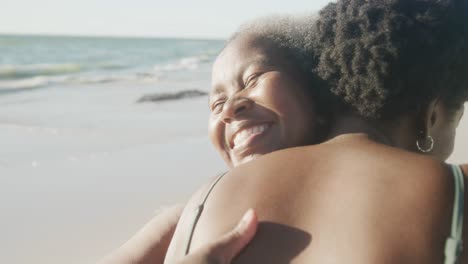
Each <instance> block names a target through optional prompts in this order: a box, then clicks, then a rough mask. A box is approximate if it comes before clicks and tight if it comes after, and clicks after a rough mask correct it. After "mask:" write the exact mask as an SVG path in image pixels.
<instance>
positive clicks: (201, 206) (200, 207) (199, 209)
mask: <svg viewBox="0 0 468 264" xmlns="http://www.w3.org/2000/svg"><path fill="white" fill-rule="evenodd" d="M226 174H227V171H226V172H223V173H221V174H220V175H218V176H217V177H216V179H215V180H214V181H213V183H212V184H211V185H210V188H209V189H208V191H207V192H206V194H205V196H204V197H203V200H202V201H201V203H200V204H199V205H198V206H197V207H196V208H195V215H194V218H193V221H192V224H191V226H190V233H189V237H188V240H187V243H186V247H185V255H187V254H188V253H189V252H190V245H191V244H192V238H193V234H194V232H195V228H196V227H197V223H198V220H200V217H201V214H202V212H203V209H204V207H205V203H206V201H207V200H208V197H209V196H210V194H211V192H212V191H213V189H214V187H215V186H216V184H218V182H219V181H220V180H221V179H222V178H223V177H224V175H226Z"/></svg>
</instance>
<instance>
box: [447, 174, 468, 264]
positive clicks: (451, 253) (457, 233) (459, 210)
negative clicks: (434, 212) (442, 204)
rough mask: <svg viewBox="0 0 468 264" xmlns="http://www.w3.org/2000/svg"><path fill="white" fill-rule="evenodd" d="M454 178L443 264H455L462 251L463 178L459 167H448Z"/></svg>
mask: <svg viewBox="0 0 468 264" xmlns="http://www.w3.org/2000/svg"><path fill="white" fill-rule="evenodd" d="M450 167H451V169H452V174H453V177H454V182H455V184H454V186H455V188H454V189H455V194H454V202H453V212H452V225H451V227H450V236H449V237H448V238H447V240H446V241H445V264H455V263H457V261H458V258H459V257H460V254H461V252H462V250H463V239H462V234H463V209H464V202H465V195H464V193H465V186H464V176H463V172H462V170H461V168H460V166H457V165H450Z"/></svg>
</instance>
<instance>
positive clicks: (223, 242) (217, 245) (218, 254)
mask: <svg viewBox="0 0 468 264" xmlns="http://www.w3.org/2000/svg"><path fill="white" fill-rule="evenodd" d="M257 225H258V219H257V215H256V214H255V211H254V210H253V209H249V210H247V212H246V213H245V214H244V216H243V217H242V220H241V221H240V222H239V224H238V225H237V226H236V227H235V228H234V229H233V230H231V231H229V232H228V233H227V234H224V235H223V236H222V237H221V238H220V239H218V240H216V241H215V242H213V243H210V244H209V245H207V247H206V248H205V249H206V250H207V251H208V255H209V259H212V260H218V262H217V263H223V264H227V263H230V262H231V261H232V259H234V257H236V256H237V255H238V254H239V253H240V252H241V250H242V249H243V248H244V247H245V246H246V245H247V244H248V243H249V242H250V241H251V240H252V238H253V237H254V235H255V232H256V231H257Z"/></svg>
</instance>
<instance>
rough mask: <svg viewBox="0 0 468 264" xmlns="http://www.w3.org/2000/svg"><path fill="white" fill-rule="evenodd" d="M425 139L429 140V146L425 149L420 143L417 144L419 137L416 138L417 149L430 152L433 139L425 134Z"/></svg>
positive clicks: (432, 146) (432, 147)
mask: <svg viewBox="0 0 468 264" xmlns="http://www.w3.org/2000/svg"><path fill="white" fill-rule="evenodd" d="M425 140H429V147H428V148H426V149H423V148H422V147H421V145H420V144H419V139H418V140H416V147H418V149H419V151H421V152H422V153H428V152H431V151H432V149H434V139H433V138H432V137H431V136H427V137H426V139H425Z"/></svg>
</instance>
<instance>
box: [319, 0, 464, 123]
mask: <svg viewBox="0 0 468 264" xmlns="http://www.w3.org/2000/svg"><path fill="white" fill-rule="evenodd" d="M467 3H468V1H467V0H338V2H337V3H331V4H329V5H328V6H326V7H325V8H324V9H323V10H322V11H321V12H320V15H319V18H318V22H317V30H316V31H314V33H315V34H316V36H315V38H313V39H315V40H316V44H317V47H318V49H320V50H321V58H320V62H319V65H318V74H319V75H320V76H321V77H322V78H324V79H326V80H327V81H328V82H329V84H330V86H331V89H332V92H333V93H334V94H336V95H338V96H340V97H341V98H342V99H343V101H344V102H345V104H346V105H348V106H350V107H351V108H352V109H354V110H355V111H357V112H358V113H359V114H360V115H361V116H364V117H367V118H370V119H377V118H393V117H397V116H399V115H401V114H404V113H409V112H410V111H418V110H419V109H421V107H424V106H425V105H426V104H427V103H428V102H429V101H430V100H433V99H435V98H441V99H442V100H443V102H444V103H446V104H447V105H448V106H451V107H454V108H455V107H460V106H461V105H462V104H463V103H464V102H465V101H466V100H467V98H468V8H467V6H468V4H467Z"/></svg>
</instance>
